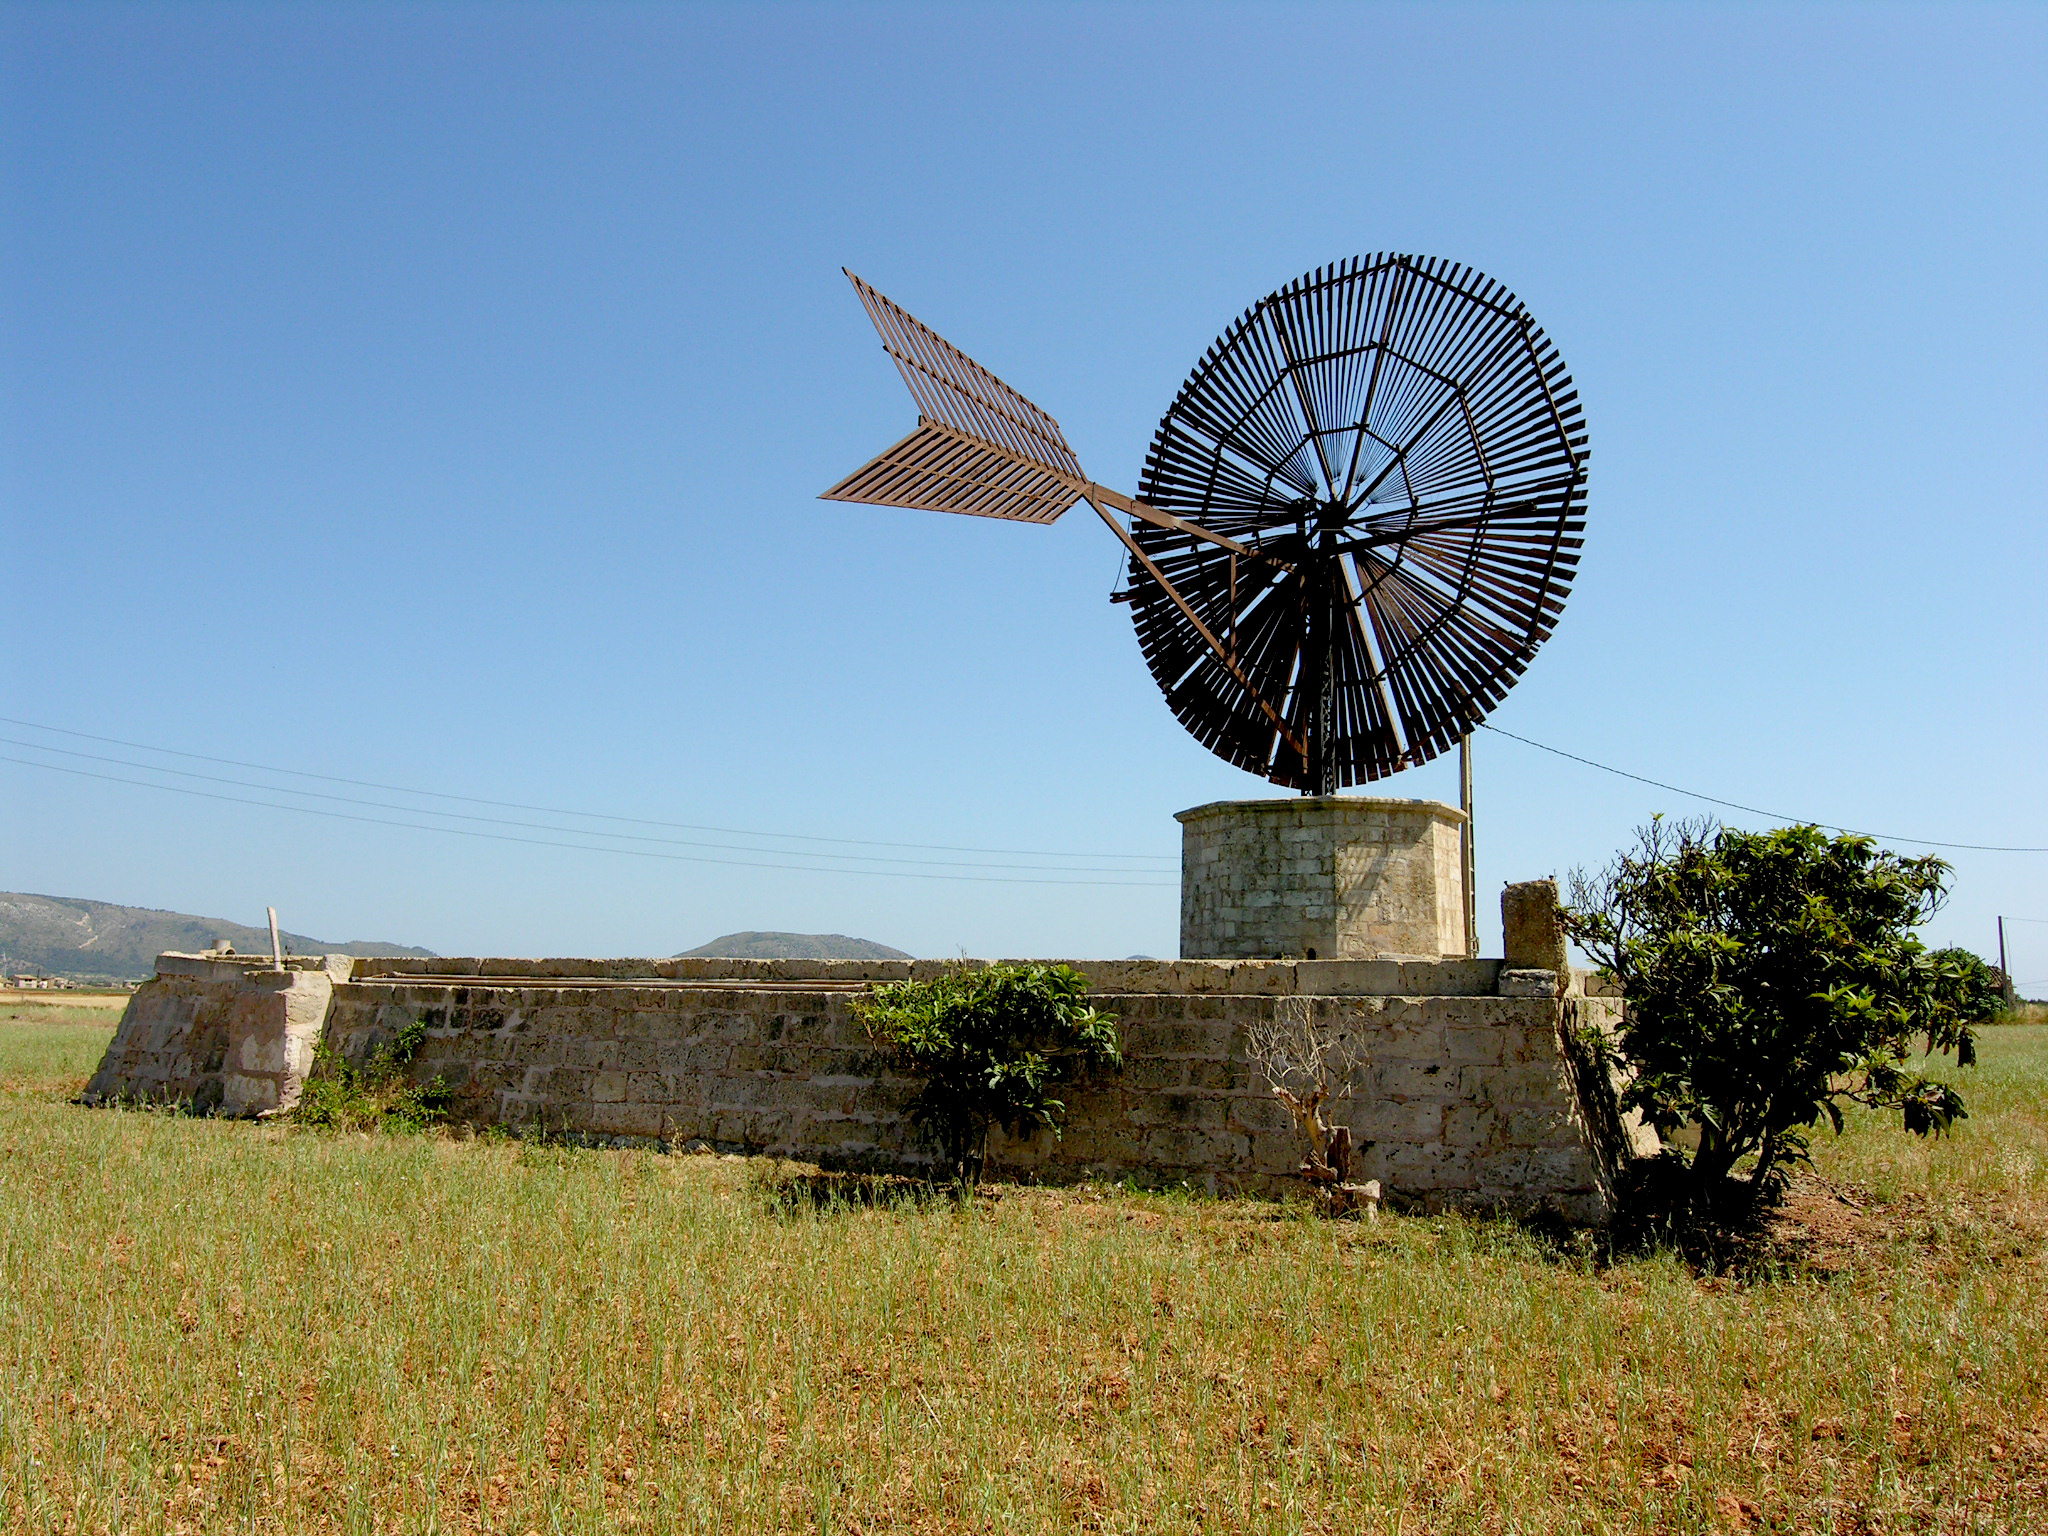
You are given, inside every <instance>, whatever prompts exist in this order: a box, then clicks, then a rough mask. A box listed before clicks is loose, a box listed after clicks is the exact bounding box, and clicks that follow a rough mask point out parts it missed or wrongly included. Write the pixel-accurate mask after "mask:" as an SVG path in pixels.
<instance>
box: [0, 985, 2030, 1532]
mask: <svg viewBox="0 0 2048 1536" xmlns="http://www.w3.org/2000/svg"><path fill="white" fill-rule="evenodd" d="M103 1039H104V1027H103V1026H102V1027H101V1028H99V1029H97V1030H94V1029H87V1028H82V1027H80V1026H78V1025H59V1024H52V1023H49V1022H47V1021H41V1020H39V1021H34V1022H19V1021H15V1022H0V1359H4V1360H5V1361H7V1362H8V1370H7V1373H6V1376H5V1379H4V1380H0V1525H4V1526H5V1527H6V1528H7V1529H9V1530H25V1531H102V1530H104V1531H115V1530H118V1531H123V1532H127V1531H137V1532H155V1531H215V1530H250V1531H300V1530H306V1531H330V1530H331V1531H361V1532H372V1531H492V1532H500V1531H502V1532H510V1533H515V1536H517V1533H522V1532H526V1531H534V1532H546V1533H553V1532H563V1531H588V1532H600V1531H603V1532H610V1531H734V1532H739V1531H783V1530H792V1531H793V1530H817V1531H849V1532H852V1531H863V1532H875V1531H882V1530H911V1531H1010V1530H1024V1531H1035V1530H1070V1529H1088V1530H1108V1531H1146V1532H1151V1531H1246V1532H1253V1531H1256V1532H1268V1531H1330V1532H1339V1531H1341V1532H1345V1533H1354V1532H1379V1531H1389V1532H1391V1531H1402V1532H1410V1533H1420V1532H1434V1531H1446V1532H1448V1531H1499V1532H1510V1531H1512V1532H1532V1533H1534V1532H1573V1533H1577V1532H1585V1531H1602V1530H1607V1531H1643V1530H1660V1531H1665V1530H1668V1531H1709V1530H1731V1529H1778V1530H1798V1531H1807V1530H1844V1531H1848V1530H1864V1531H1877V1530H1884V1531H1893V1530H1905V1529H1929V1530H1955V1531H1964V1530H1983V1531H2027V1530H2037V1529H2048V1515H2044V1513H2043V1511H2044V1510H2048V1486H2044V1480H2048V1394H2044V1386H2048V1267H2044V1235H2048V1112H2044V1109H2043V1101H2042V1090H2043V1087H2044V1085H2048V1029H2041V1028H2017V1027H2016V1028H2011V1029H2004V1030H1999V1031H1993V1032H1991V1033H1990V1035H1989V1038H1988V1039H1987V1041H1986V1048H1985V1063H1984V1066H1983V1067H1982V1068H1981V1069H1980V1071H1979V1072H1978V1073H1977V1074H1976V1081H1974V1082H1972V1083H1970V1085H1969V1093H1970V1097H1971V1099H1972V1101H1973V1103H1974V1104H1975V1105H1976V1108H1975V1111H1974V1113H1973V1117H1972V1118H1971V1119H1970V1120H1968V1121H1966V1122H1965V1123H1964V1124H1963V1126H1962V1128H1961V1131H1960V1133H1959V1134H1958V1135H1956V1136H1955V1137H1953V1138H1951V1139H1949V1140H1947V1141H1945V1142H1943V1143H1940V1144H1936V1145H1929V1144H1924V1143H1915V1142H1910V1141H1909V1140H1908V1139H1906V1138H1905V1137H1903V1136H1902V1135H1900V1134H1899V1133H1897V1132H1896V1131H1889V1130H1885V1129H1882V1128H1879V1127H1876V1126H1873V1125H1859V1126H1857V1127H1855V1128H1853V1130H1852V1132H1851V1134H1850V1136H1849V1137H1848V1138H1847V1139H1845V1140H1844V1141H1843V1142H1841V1143H1840V1144H1829V1145H1826V1146H1824V1147H1823V1148H1822V1159H1823V1168H1822V1173H1823V1178H1824V1180H1825V1182H1823V1181H1822V1180H1813V1181H1809V1183H1808V1184H1807V1185H1806V1187H1805V1188H1804V1189H1803V1190H1802V1192H1801V1194H1800V1196H1799V1198H1798V1199H1797V1200H1796V1201H1795V1202H1794V1204H1793V1206H1792V1209H1791V1212H1790V1213H1789V1216H1788V1220H1787V1222H1786V1225H1785V1228H1784V1231H1783V1233H1782V1245H1781V1252H1782V1254H1783V1257H1784V1263H1783V1265H1782V1266H1781V1268H1780V1269H1779V1270H1778V1271H1777V1272H1775V1273H1773V1274H1772V1275H1770V1276H1769V1277H1768V1278H1761V1279H1755V1280H1750V1281H1733V1280H1727V1279H1702V1278H1699V1277H1697V1276H1695V1275H1693V1274H1691V1273H1689V1272H1688V1271H1687V1270H1686V1269H1685V1268H1684V1267H1683V1266H1681V1265H1679V1264H1678V1263H1676V1262H1674V1261H1672V1260H1671V1259H1670V1258H1668V1257H1650V1258H1643V1259H1635V1260H1629V1261H1625V1262H1618V1263H1614V1264H1607V1265H1603V1264H1600V1263H1598V1262H1595V1261H1594V1260H1593V1259H1592V1258H1590V1257H1588V1256H1586V1255H1584V1254H1577V1253H1572V1252H1567V1251H1561V1250H1560V1249H1558V1248H1557V1247H1555V1246H1552V1245H1549V1244H1547V1243H1545V1242H1544V1241H1542V1240H1540V1239H1539V1238H1538V1237H1536V1236H1535V1235H1532V1234H1530V1233H1527V1232H1524V1231H1521V1230H1519V1229H1517V1228H1515V1227H1512V1226H1509V1225H1504V1224H1494V1223H1485V1222H1473V1221H1464V1220H1455V1219H1432V1218H1425V1217H1413V1218H1393V1219H1388V1220H1385V1221H1382V1222H1379V1223H1377V1224H1375V1225H1370V1226H1366V1225H1356V1224H1350V1223H1341V1224H1330V1223H1319V1222H1316V1221H1314V1220H1307V1219H1302V1218H1300V1217H1298V1216H1296V1215H1294V1214H1291V1213H1287V1212H1283V1211H1278V1210H1275V1209H1274V1208H1271V1207H1266V1206H1258V1205H1250V1204H1232V1203H1217V1202H1210V1201H1204V1200H1199V1199H1192V1198H1186V1199H1177V1198H1171V1197H1162V1196H1157V1195H1136V1194H1128V1193H1122V1192H1117V1191H1094V1192H1089V1191H1078V1192H1076V1191H1068V1192H1051V1191H1032V1190H1019V1189H1003V1190H1001V1191H999V1192H998V1193H997V1196H996V1198H993V1199H984V1200H982V1201H980V1202H978V1203H977V1204H975V1205H974V1206H973V1207H971V1208H970V1209H967V1210H956V1209H954V1208H952V1207H951V1206H949V1205H946V1204H944V1203H939V1204H915V1203H899V1204H895V1205H881V1206H875V1207H854V1208H841V1209H827V1210H822V1211H819V1210H813V1209H811V1208H809V1207H808V1206H805V1205H802V1204H798V1205H794V1206H792V1205H790V1204H788V1203H780V1204H778V1203H777V1202H775V1201H773V1200H771V1199H769V1198H768V1197H767V1193H766V1191H767V1187H768V1181H767V1180H765V1179H764V1178H763V1177H762V1174H763V1172H764V1170H761V1169H759V1168H756V1167H755V1166H753V1165H750V1164H745V1163H741V1162H736V1161H726V1160H720V1159H715V1158H706V1157H675V1158H667V1157H660V1156H654V1155H648V1154H641V1153H632V1152H595V1151H570V1150H564V1149H556V1148H548V1147H533V1146H520V1145H515V1144H503V1143H495V1144H494V1143H490V1142H478V1141H464V1140H454V1139H446V1138H406V1137H382V1138H379V1137H363V1136H356V1137H337V1136H331V1135H326V1134H322V1133H315V1132H308V1131H293V1130H287V1129H283V1128H279V1127H258V1126H252V1125H245V1124H242V1125H238V1124H228V1123H220V1122H208V1121H199V1120H191V1119H184V1118H179V1117H176V1116H171V1115H163V1114H139V1113H130V1112H123V1111H115V1110H85V1109H81V1108H78V1107H75V1106H73V1105H71V1104H69V1103H67V1102H65V1095H66V1094H67V1093H69V1092H75V1091H76V1088H77V1086H78V1085H79V1083H80V1082H82V1080H83V1078H84V1076H85V1074H86V1073H87V1072H88V1071H89V1070H90V1068H91V1066H92V1064H93V1060H94V1059H96V1057H97V1054H98V1043H99V1042H100V1041H102V1040H103Z"/></svg>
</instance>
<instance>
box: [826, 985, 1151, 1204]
mask: <svg viewBox="0 0 2048 1536" xmlns="http://www.w3.org/2000/svg"><path fill="white" fill-rule="evenodd" d="M853 1006H854V1013H855V1016H856V1017H857V1018H859V1020H860V1022H861V1024H862V1026H863V1027H864V1028H865V1029H866V1030H867V1032H868V1034H869V1035H870V1036H872V1037H873V1038H874V1039H876V1040H879V1041H881V1042H882V1043H883V1044H885V1045H887V1046H888V1047H889V1048H890V1050H891V1051H892V1053H893V1054H894V1055H895V1057H896V1060H897V1062H898V1063H899V1064H900V1065H901V1066H902V1068H903V1069H904V1070H905V1071H906V1072H907V1073H908V1074H910V1075H911V1076H913V1077H917V1078H921V1079H923V1087H922V1088H921V1089H920V1090H919V1092H918V1095H917V1098H916V1099H915V1100H913V1101H912V1103H911V1106H910V1113H911V1118H912V1119H913V1120H914V1121H915V1122H916V1123H917V1124H919V1125H920V1126H921V1127H923V1128H924V1129H925V1131H926V1132H927V1133H928V1134H930V1135H931V1136H932V1137H933V1138H934V1139H935V1140H936V1141H937V1142H938V1144H939V1149H940V1152H941V1155H942V1156H943V1157H944V1159H945V1163H946V1166H947V1169H948V1171H949V1172H950V1174H951V1175H952V1177H953V1178H954V1180H955V1181H956V1182H958V1183H959V1184H960V1185H961V1186H962V1187H963V1188H966V1187H971V1186H973V1185H975V1184H977V1183H979V1182H980V1181H981V1171H982V1164H983V1162H984V1161H985V1159H986V1157H987V1154H988V1133H989V1127H990V1126H993V1125H1000V1126H1003V1127H1005V1128H1006V1129H1008V1130H1010V1131H1012V1132H1024V1131H1027V1130H1036V1129H1038V1128H1039V1127H1041V1126H1044V1127H1046V1128H1048V1129H1050V1130H1051V1131H1052V1132H1053V1134H1054V1135H1058V1134H1059V1128H1060V1122H1061V1120H1062V1119H1064V1118H1065V1115H1066V1105H1065V1104H1064V1103H1063V1102H1062V1101H1061V1100H1059V1099H1057V1098H1054V1097H1053V1095H1052V1089H1053V1087H1054V1086H1055V1085H1056V1084H1058V1083H1061V1082H1064V1081H1067V1080H1068V1079H1070V1078H1071V1077H1073V1076H1074V1075H1076V1074H1077V1073H1078V1072H1080V1071H1082V1070H1084V1069H1086V1068H1090V1067H1097V1066H1116V1065H1119V1064H1120V1063H1121V1061H1122V1059H1123V1058H1122V1054H1121V1051H1120V1049H1119V1046H1118V1042H1117V1030H1116V1017H1115V1015H1113V1014H1107V1013H1099V1012H1097V1011H1096V1010H1095V1009H1094V1008H1092V1007H1091V1006H1089V1003H1088V978H1087V977H1086V976H1083V975H1082V974H1081V973H1080V972H1079V971H1076V970H1075V969H1074V968H1073V967H1071V966H1066V965H991V966H988V967H986V968H984V969H980V970H967V969H964V968H963V969H960V970H956V971H949V972H947V973H946V974H944V975H941V976H937V977H934V978H933V979H931V980H930V981H899V982H893V983H891V984H889V985H887V986H881V987H877V988H875V989H874V990H873V991H872V992H870V993H869V994H867V995H866V996H864V997H862V998H860V999H858V1000H857V1001H856V1002H855V1003H854V1005H853Z"/></svg>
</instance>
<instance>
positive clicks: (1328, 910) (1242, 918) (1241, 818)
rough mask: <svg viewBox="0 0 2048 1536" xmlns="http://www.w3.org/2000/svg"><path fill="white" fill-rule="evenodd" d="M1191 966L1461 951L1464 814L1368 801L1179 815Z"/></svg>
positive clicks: (1184, 934) (1268, 803) (1418, 803)
mask: <svg viewBox="0 0 2048 1536" xmlns="http://www.w3.org/2000/svg"><path fill="white" fill-rule="evenodd" d="M1179 820H1180V823H1181V828H1182V831H1181V883H1180V890H1181V917H1180V952H1181V954H1182V955H1183V956H1185V957H1188V958H1198V957H1199V958H1212V957H1213V958H1218V959H1268V958H1278V957H1296V956H1299V957H1306V958H1323V959H1333V958H1342V959H1370V958H1372V957H1374V956H1377V955H1419V956H1425V957H1435V956H1439V955H1463V954H1465V953H1466V945H1465V905H1464V886H1463V879H1462V868H1461V861H1460V857H1459V835H1460V832H1461V830H1462V828H1463V826H1464V821H1465V817H1464V813H1463V812H1462V811H1458V810H1455V809H1453V808H1452V807H1450V806H1448V805H1441V804H1439V803H1438V802H1436V801H1434V800H1388V799H1378V798H1372V797H1367V796H1362V795H1311V796H1297V797H1295V798H1292V799H1273V800H1222V801H1217V802H1216V803H1214V804H1211V805H1202V806H1197V807H1195V808H1194V809H1193V810H1188V811H1182V812H1181V813H1180V816H1179Z"/></svg>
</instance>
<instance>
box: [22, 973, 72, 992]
mask: <svg viewBox="0 0 2048 1536" xmlns="http://www.w3.org/2000/svg"><path fill="white" fill-rule="evenodd" d="M7 985H9V986H10V987H13V988H15V989H17V990H18V991H22V992H61V991H64V990H65V989H67V988H69V987H70V985H71V983H70V982H68V981H66V980H65V979H64V978H63V977H62V976H29V975H21V976H10V977H8V978H7Z"/></svg>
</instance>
